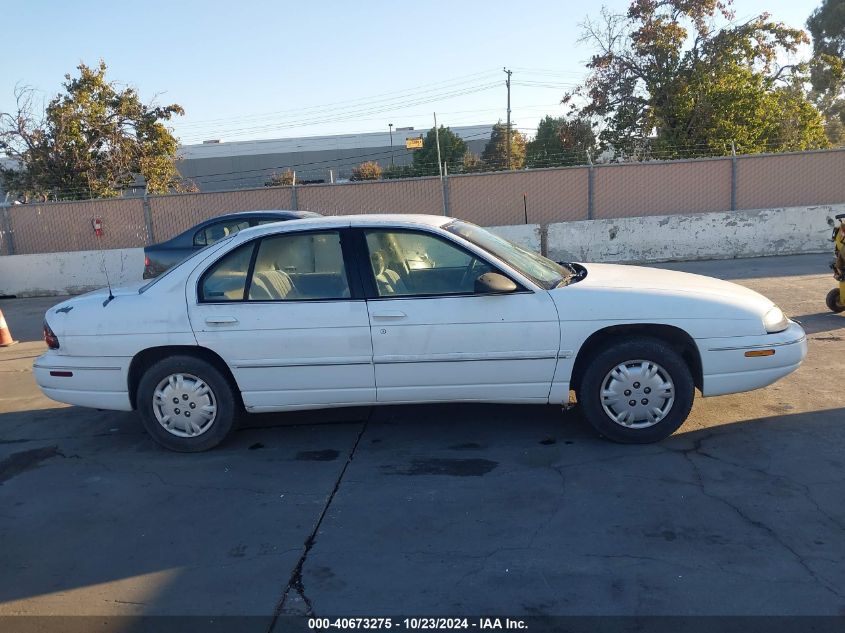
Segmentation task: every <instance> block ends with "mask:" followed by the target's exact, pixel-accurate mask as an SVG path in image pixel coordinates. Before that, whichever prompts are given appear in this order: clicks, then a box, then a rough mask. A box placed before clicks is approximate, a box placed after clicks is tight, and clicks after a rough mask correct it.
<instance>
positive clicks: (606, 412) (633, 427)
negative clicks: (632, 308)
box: [578, 337, 695, 444]
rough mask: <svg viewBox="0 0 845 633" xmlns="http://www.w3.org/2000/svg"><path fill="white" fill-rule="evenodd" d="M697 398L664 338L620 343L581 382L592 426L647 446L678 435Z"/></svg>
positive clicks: (604, 353) (685, 370)
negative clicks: (674, 434)
mask: <svg viewBox="0 0 845 633" xmlns="http://www.w3.org/2000/svg"><path fill="white" fill-rule="evenodd" d="M694 396H695V384H694V382H693V379H692V374H691V373H690V369H689V367H688V366H687V364H686V362H685V361H684V359H683V358H682V357H681V355H680V354H679V353H678V352H676V351H675V350H674V349H673V348H672V347H671V346H670V345H668V344H666V343H664V342H663V341H661V340H658V339H652V338H647V337H637V338H633V339H629V340H627V341H618V340H617V341H614V342H613V343H610V344H608V345H607V346H605V347H604V348H603V349H602V350H601V351H599V352H598V354H596V356H595V357H594V358H593V359H592V361H591V362H590V364H589V365H588V367H587V368H586V371H585V372H584V375H583V377H582V379H581V384H580V388H579V390H578V402H579V404H580V405H581V407H582V410H583V412H584V415H585V417H586V418H587V421H588V422H589V423H590V424H591V425H592V426H593V427H594V428H595V429H596V430H597V431H598V432H599V433H601V434H602V435H603V436H605V437H606V438H608V439H610V440H613V441H616V442H626V443H636V444H645V443H649V442H657V441H660V440H662V439H664V438H666V437H669V436H670V435H671V434H672V433H674V432H675V431H676V430H677V429H678V428H679V427H680V426H681V425H682V424H683V423H684V420H686V419H687V416H688V415H689V412H690V409H691V408H692V402H693V398H694Z"/></svg>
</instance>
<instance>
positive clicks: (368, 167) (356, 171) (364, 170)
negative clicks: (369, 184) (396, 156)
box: [351, 160, 381, 180]
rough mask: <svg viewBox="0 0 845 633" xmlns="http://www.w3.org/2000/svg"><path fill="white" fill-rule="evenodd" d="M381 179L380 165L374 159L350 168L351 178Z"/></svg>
mask: <svg viewBox="0 0 845 633" xmlns="http://www.w3.org/2000/svg"><path fill="white" fill-rule="evenodd" d="M380 179H381V165H379V164H378V163H377V162H375V161H374V160H371V161H367V162H366V163H361V164H360V165H358V166H357V167H353V168H352V178H351V180H380Z"/></svg>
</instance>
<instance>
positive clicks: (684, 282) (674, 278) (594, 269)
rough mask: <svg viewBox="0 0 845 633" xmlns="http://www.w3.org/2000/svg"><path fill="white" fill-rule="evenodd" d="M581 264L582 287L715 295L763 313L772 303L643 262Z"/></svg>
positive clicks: (717, 282)
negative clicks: (583, 275)
mask: <svg viewBox="0 0 845 633" xmlns="http://www.w3.org/2000/svg"><path fill="white" fill-rule="evenodd" d="M584 267H585V268H586V269H587V276H586V277H585V278H584V280H583V281H581V282H580V283H581V284H582V285H583V286H584V287H592V288H617V289H632V290H639V291H643V292H646V293H647V292H649V291H655V292H660V293H666V292H668V293H673V294H674V293H677V294H679V295H695V296H711V297H718V298H721V299H727V300H731V301H733V300H737V301H740V302H742V303H744V304H751V305H754V306H757V308H758V310H761V311H762V313H763V314H765V312H766V311H768V310H769V309H770V308H771V307H772V305H773V304H772V301H771V300H770V299H767V298H766V297H764V296H763V295H761V294H760V293H758V292H754V291H753V290H749V289H748V288H746V287H745V286H740V285H739V284H735V283H732V282H730V281H723V280H722V279H716V278H714V277H706V276H704V275H694V274H692V273H682V272H678V271H675V270H664V269H662V268H649V267H646V266H624V265H620V264H584Z"/></svg>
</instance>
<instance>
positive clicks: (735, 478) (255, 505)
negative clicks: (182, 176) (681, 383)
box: [0, 255, 845, 631]
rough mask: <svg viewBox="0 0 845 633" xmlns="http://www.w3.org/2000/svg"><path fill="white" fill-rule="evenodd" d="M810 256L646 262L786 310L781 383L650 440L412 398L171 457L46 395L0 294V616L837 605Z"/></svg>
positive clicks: (829, 401) (834, 435) (839, 359)
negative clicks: (2, 330)
mask: <svg viewBox="0 0 845 633" xmlns="http://www.w3.org/2000/svg"><path fill="white" fill-rule="evenodd" d="M828 260H829V257H827V256H819V255H808V256H798V257H781V258H763V259H756V260H731V261H722V262H693V263H683V264H667V265H665V266H666V267H671V268H675V269H681V270H687V271H691V272H700V273H702V274H708V275H713V276H717V277H722V278H725V279H731V280H734V281H736V282H737V283H741V284H743V285H746V286H748V287H750V288H753V289H755V290H758V291H760V292H762V293H763V294H766V295H767V296H769V297H771V298H772V299H773V300H775V301H776V302H777V303H779V304H780V305H781V307H782V308H783V309H784V310H785V311H786V312H787V314H789V315H790V316H792V317H793V318H798V319H799V320H800V321H802V323H803V324H804V325H805V328H806V330H807V332H808V336H809V347H810V352H809V356H808V358H807V361H806V362H805V364H804V365H803V366H802V367H801V369H800V370H799V371H798V372H796V373H795V374H793V375H791V376H789V377H788V378H786V379H784V380H783V381H781V382H779V383H776V384H775V385H773V386H771V387H769V388H766V389H763V390H759V391H756V392H752V393H747V394H737V395H731V396H723V397H716V398H706V399H704V398H698V399H697V400H696V403H695V405H694V407H693V411H692V414H691V416H690V418H689V420H688V421H687V423H686V424H685V425H684V427H682V429H681V430H680V431H679V432H678V433H677V434H676V435H674V436H673V437H671V438H670V439H668V440H666V441H664V442H662V443H660V444H656V445H649V446H622V445H616V444H612V443H609V442H606V441H603V440H602V439H600V438H598V437H596V435H595V433H593V432H592V430H591V429H590V428H589V427H588V426H587V424H586V423H585V422H584V421H583V420H582V418H581V416H580V414H579V412H578V410H577V408H576V409H575V410H573V411H569V412H566V413H562V412H561V411H560V410H559V409H558V408H556V407H537V406H487V405H484V406H482V405H460V406H458V405H431V406H417V407H408V406H396V407H384V408H378V409H358V410H342V411H330V412H319V413H308V414H272V415H269V414H268V415H261V416H252V417H251V418H250V419H249V422H248V425H247V426H248V428H245V429H243V430H241V431H239V432H237V433H236V434H235V436H234V437H233V439H231V440H230V441H228V442H226V443H225V444H223V445H222V446H220V447H219V448H217V449H215V450H213V451H210V452H207V453H202V454H191V455H185V454H177V453H171V452H168V451H166V450H163V449H161V448H159V447H158V446H157V445H155V444H154V443H153V442H152V441H151V440H150V439H149V438H148V437H147V435H146V434H145V433H144V432H143V430H142V429H141V425H140V422H139V421H138V419H137V417H136V415H135V414H132V413H118V412H109V411H95V410H90V409H82V408H78V407H69V406H64V405H60V404H58V403H55V402H52V401H50V400H48V399H46V398H45V397H44V396H43V395H41V393H40V392H39V391H38V390H37V387H36V386H35V384H34V382H33V378H32V374H31V365H32V361H33V359H34V357H35V356H37V354H39V353H40V352H41V350H42V349H43V348H44V345H43V343H42V342H40V329H41V320H42V316H43V312H44V310H45V309H46V308H47V307H49V306H50V305H53V304H54V303H56V302H58V301H59V300H61V298H55V297H53V298H48V299H13V300H0V309H2V311H3V312H4V314H5V316H6V319H7V321H8V322H9V324H10V327H11V328H12V333H13V334H14V336H15V337H16V338H18V339H20V340H21V341H22V342H21V343H20V344H18V345H16V346H13V347H10V348H5V349H2V350H0V543H2V544H3V546H2V547H0V615H6V616H8V615H15V614H37V615H71V614H77V615H96V616H110V615H111V616H114V615H157V614H163V615H203V616H209V615H213V616H226V615H236V616H244V615H249V616H254V617H252V618H250V619H249V620H248V621H245V622H244V623H241V624H242V626H241V628H243V629H251V630H260V631H268V630H275V631H282V630H284V623H285V622H286V620H285V616H286V615H288V614H309V615H318V616H335V615H338V616H355V615H360V616H372V615H394V616H399V615H418V616H419V615H467V616H480V615H489V616H495V615H510V616H536V615H599V614H601V615H626V616H629V615H639V616H648V615H676V616H677V615H683V616H686V615H840V616H842V615H845V482H843V479H845V478H844V477H843V467H845V450H843V449H845V403H843V401H842V397H843V388H842V380H843V376H845V354H843V337H845V315H833V314H830V313H828V312H827V311H826V308H825V305H824V297H825V294H826V292H827V291H828V290H829V289H830V288H831V287H833V285H834V282H833V280H832V278H831V276H830V272H829V270H828V269H827V263H828Z"/></svg>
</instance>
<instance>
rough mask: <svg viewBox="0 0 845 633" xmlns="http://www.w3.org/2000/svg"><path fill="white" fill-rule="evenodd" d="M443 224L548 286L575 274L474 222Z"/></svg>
mask: <svg viewBox="0 0 845 633" xmlns="http://www.w3.org/2000/svg"><path fill="white" fill-rule="evenodd" d="M443 228H444V229H446V230H447V231H449V232H450V233H454V234H455V235H460V236H461V237H462V238H464V239H465V240H468V241H470V242H472V243H473V244H475V245H476V246H478V247H480V248H483V249H484V250H485V251H488V252H490V253H492V254H493V255H495V256H496V257H498V258H499V259H501V260H502V261H504V262H505V263H507V264H509V265H510V266H511V267H513V268H514V269H516V270H518V271H519V272H521V273H522V274H523V275H525V276H526V277H528V278H529V279H531V280H532V281H534V283H536V284H537V285H538V286H543V287H544V288H545V289H546V290H550V289H552V288H554V287H555V286H557V285H558V284H559V283H560V282H561V281H564V280H566V279H568V278H569V277H571V276H572V273H571V272H570V271H568V270H567V269H566V268H564V267H563V266H561V265H560V264H556V263H555V262H553V261H552V260H550V259H546V258H545V257H543V256H542V255H539V254H537V253H532V252H531V251H529V250H527V249H525V248H522V247H521V246H517V245H516V244H514V243H513V242H511V241H509V240H506V239H505V238H503V237H499V236H498V235H495V234H494V233H491V232H490V231H488V230H486V229H482V228H481V227H480V226H476V225H475V224H470V223H469V222H463V221H461V220H455V221H454V222H451V223H449V224H447V225H446V226H444V227H443Z"/></svg>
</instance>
